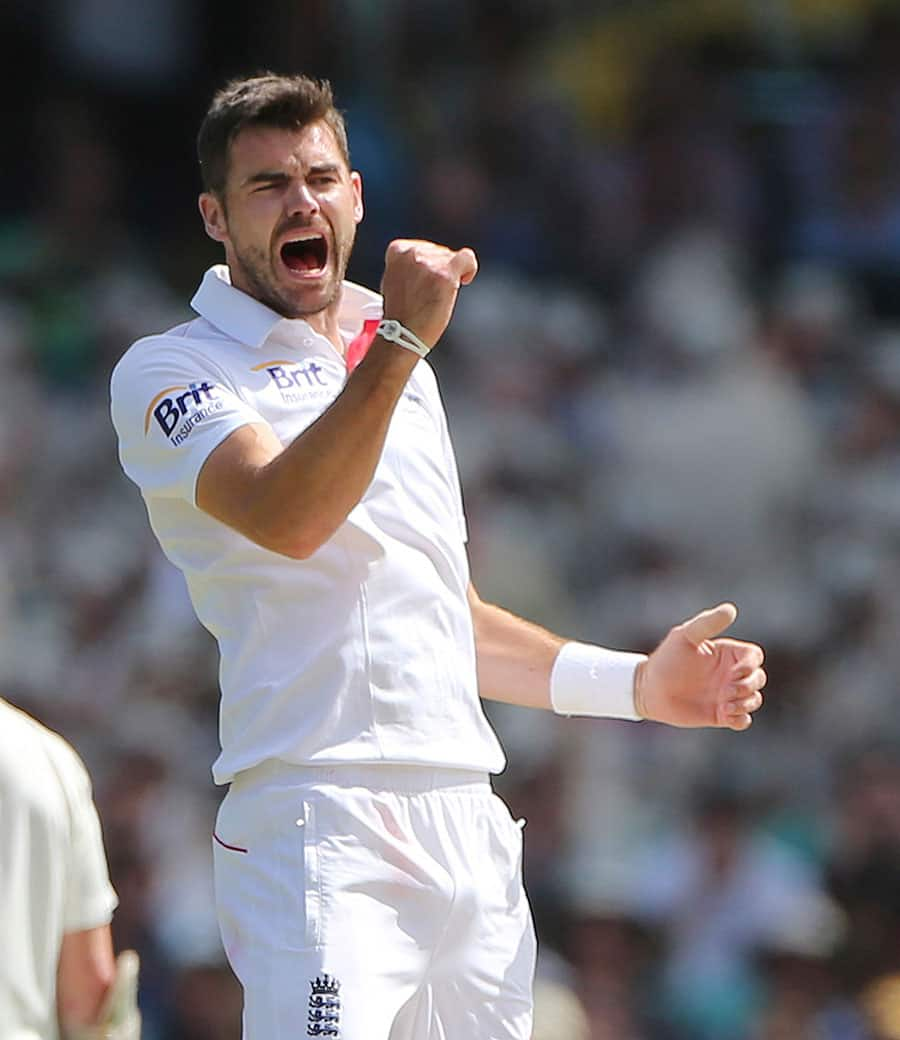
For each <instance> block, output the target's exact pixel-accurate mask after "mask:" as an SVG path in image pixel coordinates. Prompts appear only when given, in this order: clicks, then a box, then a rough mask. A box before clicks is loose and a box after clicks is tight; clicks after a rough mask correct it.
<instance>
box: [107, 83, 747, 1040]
mask: <svg viewBox="0 0 900 1040" xmlns="http://www.w3.org/2000/svg"><path fill="white" fill-rule="evenodd" d="M198 152H199V157H200V164H201V171H202V176H203V191H202V194H201V195H200V199H199V205H200V213H201V216H202V219H203V222H204V226H205V229H206V232H207V234H208V235H210V236H211V237H212V238H213V239H214V240H215V241H216V242H219V243H221V245H222V247H223V250H224V260H225V263H224V264H222V265H217V266H214V267H213V268H211V269H210V270H209V271H207V272H206V274H205V275H204V277H203V279H202V282H201V284H200V287H199V289H198V290H197V293H196V295H195V296H194V297H193V300H192V307H193V309H194V310H195V311H196V315H197V316H196V317H195V318H194V319H193V320H191V321H189V322H187V323H186V324H183V325H180V326H178V327H177V328H173V329H171V330H169V331H168V332H165V333H163V334H161V335H153V336H149V337H148V338H146V339H142V340H139V341H138V342H137V343H135V344H134V345H133V346H132V347H131V348H130V349H129V350H128V351H127V352H126V353H125V355H124V356H123V358H122V359H121V360H120V362H119V364H118V365H117V367H116V369H115V371H114V373H113V377H112V416H113V422H114V425H115V428H116V431H117V433H118V437H119V450H120V458H121V462H122V465H123V467H124V469H125V472H126V473H127V474H128V475H129V476H130V477H131V478H132V480H134V481H135V483H136V484H137V485H138V486H139V487H140V489H141V492H142V494H143V497H144V501H145V503H146V506H147V510H148V514H149V518H150V523H151V525H152V527H153V530H154V531H155V533H156V535H157V537H158V539H159V541H160V544H161V545H162V547H163V549H164V551H165V552H166V554H167V555H168V556H169V558H170V559H171V560H172V561H173V562H174V563H175V564H176V565H177V566H178V567H180V568H181V570H182V571H183V572H184V574H185V577H186V579H187V583H188V587H189V590H190V594H191V597H192V600H193V603H194V606H195V609H196V612H197V615H198V617H199V618H200V620H201V621H202V622H203V624H204V625H205V626H206V627H207V628H208V629H209V630H210V632H212V634H213V635H214V636H215V638H216V639H217V641H218V645H219V648H220V656H221V668H220V685H221V704H220V737H221V754H220V755H219V756H218V758H217V760H216V762H215V764H214V766H213V775H214V778H215V780H216V782H217V783H219V784H227V785H229V789H228V793H227V794H226V796H225V798H224V800H223V803H222V806H221V809H220V812H219V815H218V820H217V826H216V831H215V835H214V838H213V840H214V850H215V877H216V898H217V906H218V913H219V919H220V924H221V930H222V936H223V940H224V944H225V949H226V952H227V955H228V958H229V960H230V962H231V964H232V966H233V968H234V970H235V972H236V974H237V975H238V977H239V979H240V981H241V983H242V985H243V989H244V1037H245V1038H246V1040H280V1038H288V1037H291V1038H296V1037H298V1036H329V1037H342V1038H344V1040H438V1038H445V1037H450V1038H458V1040H463V1038H465V1040H489V1038H490V1040H526V1038H527V1037H528V1036H529V1035H530V1031H531V1017H532V1012H531V1004H532V996H531V994H532V974H533V967H534V953H535V942H534V934H533V929H532V924H531V914H530V911H529V908H528V904H527V901H526V898H525V895H524V892H523V888H522V879H521V850H522V836H521V828H520V827H519V826H518V825H517V824H516V823H515V822H514V821H513V820H512V819H511V817H510V814H509V812H508V810H507V809H506V807H505V806H504V805H503V804H502V803H501V802H500V801H499V800H498V799H497V798H496V797H495V796H494V794H493V793H492V791H491V786H490V775H491V774H493V773H497V772H499V771H500V770H502V769H503V767H504V764H505V762H504V756H503V752H502V750H501V748H500V746H499V744H498V742H497V738H496V737H495V735H494V733H493V731H492V730H491V728H490V726H489V724H488V722H487V720H486V718H485V715H484V713H483V711H482V708H481V705H480V700H479V697H489V698H496V699H500V700H505V701H508V702H512V703H516V704H522V705H528V706H531V707H541V708H547V709H550V710H554V711H557V712H560V713H563V714H566V715H571V714H584V715H598V716H609V717H616V718H628V719H635V720H637V719H641V718H649V719H656V720H659V721H662V722H667V723H670V724H672V725H677V726H722V727H728V728H730V729H733V730H743V729H746V728H747V727H748V726H749V725H750V722H751V715H752V713H753V712H755V711H756V710H757V709H758V708H759V707H760V705H761V703H762V697H761V694H760V690H761V688H762V687H763V685H764V682H765V673H764V671H763V668H762V664H763V654H762V651H761V650H760V648H759V647H757V646H755V645H752V644H748V643H744V642H739V641H736V640H729V639H725V638H718V637H719V635H720V633H721V632H722V631H723V630H724V629H725V628H726V627H727V626H728V625H729V624H730V623H731V622H732V621H733V619H734V617H735V609H734V607H732V606H731V605H729V604H723V605H721V606H719V607H716V608H714V609H712V610H708V611H704V612H702V613H701V614H699V615H697V616H696V617H694V618H692V619H691V620H690V621H688V622H686V623H684V624H682V625H678V626H676V627H675V628H673V629H672V630H671V631H670V632H669V633H668V635H667V636H666V637H665V638H664V639H663V641H662V643H661V644H660V645H659V646H658V647H657V649H656V650H655V651H654V652H653V653H652V654H651V655H650V656H649V658H648V657H645V656H643V655H640V654H628V653H620V652H615V651H610V650H606V649H604V648H602V647H599V646H593V645H588V644H582V643H575V642H572V641H567V640H565V639H563V638H561V637H559V636H556V635H554V634H552V633H550V632H547V631H545V630H543V629H541V628H538V627H537V626H535V625H532V624H530V623H529V622H527V621H524V620H522V619H520V618H518V617H515V616H513V615H512V614H509V613H507V612H506V611H504V610H502V609H501V608H499V607H497V606H493V605H491V604H488V603H486V602H484V601H482V600H481V598H480V597H479V596H478V593H477V592H476V590H475V588H474V586H473V585H472V583H471V581H470V577H469V570H468V564H467V559H466V522H465V517H464V515H463V508H462V504H461V498H460V489H459V482H458V478H457V471H456V465H455V461H454V456H453V449H452V447H451V444H450V439H449V436H448V433H447V424H446V420H445V416H444V412H443V408H442V406H441V401H440V396H439V393H438V388H437V384H436V381H435V376H434V373H433V371H432V369H431V368H430V366H429V364H428V361H427V355H428V353H429V352H430V351H431V350H432V349H434V348H435V347H436V345H437V344H438V343H439V341H440V339H441V335H442V334H443V332H444V329H445V328H446V326H447V324H448V322H449V321H450V318H451V315H452V313H453V309H454V304H455V301H456V297H457V293H458V292H459V291H460V289H461V287H464V286H466V285H468V284H469V283H470V282H471V281H472V280H473V278H475V276H476V273H477V269H478V265H477V261H476V258H475V255H474V253H473V252H472V251H471V250H470V249H460V250H454V249H450V248H446V247H444V246H442V245H437V244H435V243H431V242H423V241H411V240H399V241H395V242H392V243H391V244H390V246H389V248H388V250H387V255H386V260H385V270H384V278H383V281H382V286H381V293H380V294H378V293H375V292H372V291H370V290H368V289H365V288H363V287H361V286H358V285H354V284H351V283H349V282H346V281H345V280H344V274H345V271H346V267H347V261H348V258H349V256H350V253H351V250H352V248H353V242H354V237H355V234H356V229H357V225H358V224H359V222H360V221H361V220H362V217H363V189H362V180H361V177H360V174H359V173H358V172H357V171H355V170H354V169H353V168H352V166H351V164H350V158H349V151H348V145H347V134H346V129H345V126H344V123H343V120H342V118H341V116H340V114H339V113H338V111H337V110H336V109H335V106H334V103H333V99H332V95H331V90H330V87H329V86H328V85H327V84H323V83H318V82H315V81H312V80H310V79H308V78H306V77H303V76H290V77H287V76H278V75H274V74H264V75H259V76H254V77H251V78H247V79H242V80H237V81H233V82H231V83H229V84H228V85H226V86H225V87H224V88H223V89H222V90H221V91H220V92H219V93H218V94H217V95H216V96H215V97H214V98H213V100H212V103H211V106H210V108H209V110H208V112H207V115H206V117H205V119H204V122H203V124H202V126H201V129H200V133H199V137H198ZM510 364H515V357H511V358H510Z"/></svg>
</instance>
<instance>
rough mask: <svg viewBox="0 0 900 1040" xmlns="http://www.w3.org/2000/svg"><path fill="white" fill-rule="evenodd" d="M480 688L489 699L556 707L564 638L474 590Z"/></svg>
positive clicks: (471, 596) (472, 603)
mask: <svg viewBox="0 0 900 1040" xmlns="http://www.w3.org/2000/svg"><path fill="white" fill-rule="evenodd" d="M469 605H470V607H471V608H472V622H473V625H474V629H475V647H476V656H477V662H478V688H479V691H480V693H481V696H482V697H485V698H487V699H488V700H495V701H504V702H506V703H507V704H519V705H521V706H523V707H527V708H545V709H552V704H551V702H550V675H551V672H552V670H553V664H554V662H555V661H556V657H557V655H558V654H559V650H560V647H561V646H562V645H563V643H564V642H565V640H563V639H562V638H560V637H559V636H557V635H554V634H553V633H552V632H549V631H547V629H545V628H541V626H540V625H535V624H533V623H532V622H530V621H525V620H524V619H523V618H520V617H517V616H516V615H515V614H511V613H510V612H509V611H507V610H503V609H502V608H501V607H497V606H494V604H492V603H485V602H484V601H483V600H482V599H481V598H480V597H479V596H478V594H477V593H476V592H475V590H474V588H470V590H469Z"/></svg>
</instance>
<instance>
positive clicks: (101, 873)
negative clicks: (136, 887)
mask: <svg viewBox="0 0 900 1040" xmlns="http://www.w3.org/2000/svg"><path fill="white" fill-rule="evenodd" d="M53 736H55V735H52V736H51V737H50V739H51V742H52V743H53V744H55V747H53V759H54V763H55V766H56V769H57V772H58V773H59V776H60V780H61V783H62V788H63V791H64V793H65V798H66V803H67V806H68V810H69V842H68V847H67V849H66V852H65V855H66V856H67V858H68V863H67V864H66V868H67V869H66V871H65V892H64V903H63V931H65V932H78V931H82V930H84V929H86V928H98V927H100V926H101V925H104V924H109V922H110V920H111V919H112V912H113V910H114V909H115V907H116V905H117V903H118V900H117V898H116V893H115V891H114V890H113V887H112V884H111V883H110V880H109V869H108V867H107V863H106V851H105V849H104V846H103V835H102V832H101V829H100V819H99V817H98V815H97V809H96V806H95V805H94V799H93V793H92V791H91V781H90V777H89V776H88V773H87V770H86V769H85V767H84V764H83V763H82V761H81V759H80V758H79V757H78V755H77V754H76V753H75V752H74V751H73V750H72V748H71V747H70V746H69V745H68V744H67V743H65V741H63V740H62V739H58V740H56V741H53V739H52V738H53Z"/></svg>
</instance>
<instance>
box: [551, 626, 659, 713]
mask: <svg viewBox="0 0 900 1040" xmlns="http://www.w3.org/2000/svg"><path fill="white" fill-rule="evenodd" d="M646 660H647V656H646V654H633V653H626V652H624V651H621V650H607V649H606V648H605V647H602V646H594V645H592V644H589V643H576V642H571V643H564V644H563V646H562V647H561V648H560V651H559V653H558V654H557V656H556V660H555V661H554V663H553V669H552V671H551V673H550V703H551V705H552V707H553V710H554V711H555V712H556V713H557V714H558V715H588V716H594V717H597V718H610V719H628V720H630V721H632V722H639V721H640V720H641V719H642V718H643V715H642V713H641V710H640V692H639V690H638V685H639V683H640V681H641V679H642V676H643V667H642V665H643V664H644V662H646Z"/></svg>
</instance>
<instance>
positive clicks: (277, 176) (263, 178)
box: [241, 163, 340, 188]
mask: <svg viewBox="0 0 900 1040" xmlns="http://www.w3.org/2000/svg"><path fill="white" fill-rule="evenodd" d="M339 170H340V165H339V164H338V163H316V164H315V165H313V166H310V168H309V169H308V170H307V176H310V175H316V174H318V175H321V174H323V173H337V172H338V171H339ZM290 176H291V175H290V174H289V173H285V172H284V170H259V171H258V172H257V173H251V174H250V176H249V177H245V178H244V180H243V181H242V182H241V187H242V188H246V187H248V186H249V185H251V184H277V183H279V182H283V181H287V180H290Z"/></svg>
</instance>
